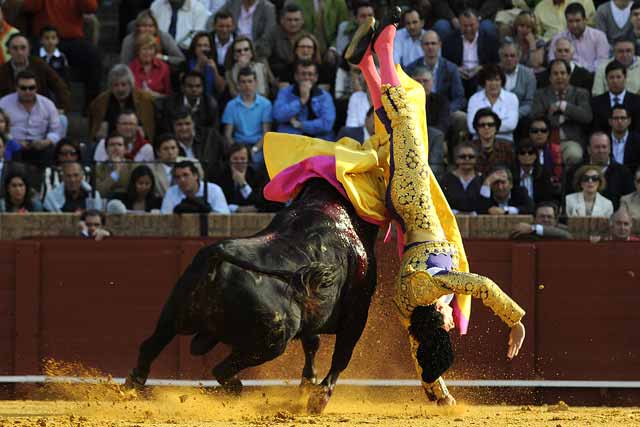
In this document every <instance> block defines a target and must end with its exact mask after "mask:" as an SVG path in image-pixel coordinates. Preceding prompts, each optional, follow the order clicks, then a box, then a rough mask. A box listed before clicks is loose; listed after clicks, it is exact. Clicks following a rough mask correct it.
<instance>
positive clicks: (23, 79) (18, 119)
mask: <svg viewBox="0 0 640 427" xmlns="http://www.w3.org/2000/svg"><path fill="white" fill-rule="evenodd" d="M37 89H38V85H37V80H36V76H35V75H34V74H33V73H32V72H30V71H28V70H24V71H20V72H19V73H18V75H17V76H16V88H15V90H16V92H14V93H12V94H10V95H7V96H5V97H3V98H2V99H0V108H2V110H4V111H5V112H6V113H7V115H8V116H9V121H10V122H11V133H12V136H13V138H14V139H15V140H16V141H17V142H18V144H20V145H21V146H22V150H20V160H21V161H23V162H24V163H26V164H27V165H28V172H29V177H30V179H31V182H32V183H33V185H34V188H40V184H41V182H42V172H43V170H44V167H45V165H46V163H47V160H48V156H49V155H50V153H51V150H52V149H53V146H54V145H55V144H56V143H57V142H58V141H59V140H60V138H62V136H63V135H62V134H61V126H60V118H59V116H58V110H57V109H56V106H55V105H54V104H53V102H51V101H50V100H49V98H46V97H44V96H42V95H38V94H37V93H36V92H37Z"/></svg>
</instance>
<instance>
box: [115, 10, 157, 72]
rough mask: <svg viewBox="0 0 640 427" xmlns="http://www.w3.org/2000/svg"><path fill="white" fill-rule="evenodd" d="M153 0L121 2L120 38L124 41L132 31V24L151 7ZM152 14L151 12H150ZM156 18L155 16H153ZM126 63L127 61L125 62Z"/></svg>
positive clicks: (119, 12) (119, 18)
mask: <svg viewBox="0 0 640 427" xmlns="http://www.w3.org/2000/svg"><path fill="white" fill-rule="evenodd" d="M152 2H153V0H129V1H127V2H120V4H119V6H118V40H119V41H122V40H124V39H125V38H126V36H127V34H129V33H131V29H132V28H131V27H132V25H135V20H136V17H137V16H138V15H139V14H140V13H141V12H142V11H144V10H147V11H148V9H149V6H151V3H152ZM149 14H151V12H149ZM153 19H154V20H155V18H153ZM120 62H123V61H120ZM125 63H126V62H125Z"/></svg>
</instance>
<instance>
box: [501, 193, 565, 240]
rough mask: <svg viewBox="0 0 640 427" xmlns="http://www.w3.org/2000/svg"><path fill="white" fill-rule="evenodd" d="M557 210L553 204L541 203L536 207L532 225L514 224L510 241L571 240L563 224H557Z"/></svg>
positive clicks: (524, 223)
mask: <svg viewBox="0 0 640 427" xmlns="http://www.w3.org/2000/svg"><path fill="white" fill-rule="evenodd" d="M558 214H559V209H558V205H556V204H555V203H554V202H542V203H539V204H538V205H537V206H536V212H535V215H534V217H533V224H529V223H526V222H521V223H519V224H516V226H515V227H514V229H513V232H512V233H511V238H512V239H527V240H529V239H531V240H539V239H553V240H572V239H573V236H572V235H571V233H570V232H569V229H568V228H567V226H566V225H564V224H559V223H558Z"/></svg>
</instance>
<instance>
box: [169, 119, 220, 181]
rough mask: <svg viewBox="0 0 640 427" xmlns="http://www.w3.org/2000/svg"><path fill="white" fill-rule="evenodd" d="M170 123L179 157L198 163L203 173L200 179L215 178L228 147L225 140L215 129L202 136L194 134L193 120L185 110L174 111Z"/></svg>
mask: <svg viewBox="0 0 640 427" xmlns="http://www.w3.org/2000/svg"><path fill="white" fill-rule="evenodd" d="M171 122H172V124H173V129H172V130H173V134H174V135H175V137H176V141H177V142H178V149H179V150H180V155H182V156H184V157H187V158H189V159H190V160H192V161H199V162H200V163H201V164H202V165H203V167H204V171H205V174H204V175H201V176H202V177H204V178H206V179H209V180H211V179H212V178H213V177H215V176H217V175H218V174H219V173H220V170H221V167H222V163H223V161H224V154H223V153H224V151H225V149H226V148H227V147H228V146H229V142H228V141H227V139H226V138H225V137H224V136H222V135H221V134H220V132H218V130H217V129H208V130H207V133H203V134H202V135H198V134H196V128H195V123H194V122H193V118H192V117H191V114H190V113H189V112H188V111H187V110H185V109H180V110H177V111H175V112H174V114H173V118H172V121H171ZM200 163H199V164H200Z"/></svg>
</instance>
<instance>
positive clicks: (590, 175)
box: [565, 165, 613, 217]
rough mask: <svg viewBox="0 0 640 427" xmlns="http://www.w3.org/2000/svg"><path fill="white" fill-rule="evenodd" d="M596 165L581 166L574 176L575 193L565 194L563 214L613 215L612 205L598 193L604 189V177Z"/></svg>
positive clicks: (570, 215)
mask: <svg viewBox="0 0 640 427" xmlns="http://www.w3.org/2000/svg"><path fill="white" fill-rule="evenodd" d="M601 170H602V169H601V167H600V166H598V165H584V166H581V167H580V168H579V169H578V171H577V172H576V174H575V180H574V187H575V189H576V191H577V192H576V193H571V194H567V197H566V198H565V212H566V213H567V216H569V217H572V216H594V217H595V216H600V217H609V216H611V215H612V214H613V203H611V200H609V199H607V198H606V197H604V196H602V195H601V194H600V193H599V192H600V191H602V190H603V189H604V188H605V187H606V180H605V177H604V176H603V175H602V172H601Z"/></svg>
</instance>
